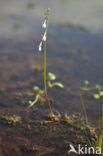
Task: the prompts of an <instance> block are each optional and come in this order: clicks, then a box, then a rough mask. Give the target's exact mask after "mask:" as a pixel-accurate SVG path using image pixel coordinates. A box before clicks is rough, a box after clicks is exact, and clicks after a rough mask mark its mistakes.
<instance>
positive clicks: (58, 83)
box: [52, 82, 64, 88]
mask: <svg viewBox="0 0 103 156" xmlns="http://www.w3.org/2000/svg"><path fill="white" fill-rule="evenodd" d="M52 85H53V86H58V87H60V88H64V85H63V84H62V83H60V82H55V83H53V84H52Z"/></svg>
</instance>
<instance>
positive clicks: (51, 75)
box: [48, 72, 56, 81]
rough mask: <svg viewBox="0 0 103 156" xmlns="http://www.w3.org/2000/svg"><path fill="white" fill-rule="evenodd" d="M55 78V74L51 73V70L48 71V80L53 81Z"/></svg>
mask: <svg viewBox="0 0 103 156" xmlns="http://www.w3.org/2000/svg"><path fill="white" fill-rule="evenodd" d="M55 79H56V75H55V74H53V73H51V72H49V73H48V80H50V81H53V80H55Z"/></svg>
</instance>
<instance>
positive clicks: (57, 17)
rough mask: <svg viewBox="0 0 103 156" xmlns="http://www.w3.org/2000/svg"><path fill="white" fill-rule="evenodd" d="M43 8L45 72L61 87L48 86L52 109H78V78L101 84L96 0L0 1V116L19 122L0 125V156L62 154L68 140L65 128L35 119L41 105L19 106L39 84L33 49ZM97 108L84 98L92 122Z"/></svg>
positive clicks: (102, 47) (102, 37)
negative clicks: (45, 19)
mask: <svg viewBox="0 0 103 156" xmlns="http://www.w3.org/2000/svg"><path fill="white" fill-rule="evenodd" d="M54 4H55V5H54ZM48 6H49V7H51V22H50V27H49V33H48V47H47V71H48V72H53V73H55V74H56V76H57V80H58V81H60V82H62V83H63V84H64V86H65V88H64V89H63V90H60V89H58V88H54V89H53V90H49V96H50V99H51V101H52V107H53V109H54V110H58V111H59V112H61V114H63V113H64V112H66V113H68V114H72V113H74V112H80V110H81V100H80V96H79V93H80V90H79V88H80V86H81V85H83V82H84V80H89V81H90V82H91V84H95V83H97V82H99V83H101V84H103V72H102V68H103V60H102V58H103V54H102V51H103V44H102V42H103V34H102V32H103V30H102V28H103V22H102V8H103V2H102V1H100V0H99V1H97V0H91V1H89V0H87V1H85V4H84V2H83V1H82V0H78V1H75V0H69V1H67V0H64V1H63V0H57V1H55V2H54V0H52V1H50V0H48V1H47V0H44V1H40V0H38V1H36V0H35V1H32V0H31V1H28V0H25V1H24V0H22V1H16V0H9V1H7V0H5V1H1V2H0V114H1V116H2V115H6V114H7V115H10V116H12V115H13V114H17V115H18V116H21V120H22V124H23V125H17V126H15V127H13V126H11V125H9V126H8V125H7V124H4V123H2V122H1V123H0V131H1V132H2V133H1V135H0V143H1V140H2V142H3V143H1V144H0V145H1V148H2V150H1V151H0V152H1V153H0V154H1V155H4V156H5V155H6V156H7V155H10V154H11V152H12V154H11V155H13V154H14V153H15V151H17V155H33V154H35V153H36V152H37V150H38V148H39V149H40V150H39V155H46V154H47V155H48V153H50V152H53V151H55V152H54V153H53V155H60V153H62V155H63V154H64V155H67V152H66V151H67V150H68V144H69V143H68V140H69V139H70V140H71V138H70V135H69V134H68V133H67V130H68V127H67V126H66V125H61V124H56V125H55V126H54V127H53V126H50V127H49V126H45V127H44V126H41V125H39V124H37V123H35V122H36V121H38V119H39V120H41V119H42V118H43V119H44V115H45V114H47V113H48V108H47V105H46V104H45V105H40V106H38V105H35V106H34V107H33V108H32V109H30V110H28V111H26V110H25V109H26V108H27V102H28V100H29V99H30V98H31V94H32V87H33V86H34V85H39V86H40V87H41V88H43V53H39V52H38V44H39V41H40V38H41V37H40V35H41V29H42V28H41V23H42V22H41V21H42V18H43V13H44V11H45V9H46V8H47V7H48ZM80 8H81V9H80ZM57 93H59V94H57ZM91 108H92V113H91ZM97 109H98V105H97V103H96V102H95V101H94V100H93V98H92V97H89V98H88V99H87V102H86V111H87V113H88V116H89V118H90V119H91V121H92V122H93V123H95V122H96V121H97V120H98V117H97V115H98V112H97V111H96V110H97ZM1 116H0V117H1ZM93 119H95V121H94V120H93ZM34 121H35V122H34ZM17 128H18V129H17ZM64 132H65V133H66V134H65V136H64ZM46 133H47V134H46ZM15 136H16V137H15ZM10 142H11V144H10V145H9V143H10ZM34 142H35V144H34ZM59 142H61V144H59ZM25 144H26V145H25ZM5 146H6V147H7V150H6V149H5ZM61 146H62V148H61ZM13 149H14V151H13ZM33 149H34V150H33ZM59 149H61V150H59ZM8 153H9V154H8Z"/></svg>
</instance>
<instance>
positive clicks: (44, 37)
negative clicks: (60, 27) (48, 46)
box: [42, 31, 46, 41]
mask: <svg viewBox="0 0 103 156" xmlns="http://www.w3.org/2000/svg"><path fill="white" fill-rule="evenodd" d="M42 40H43V41H46V31H45V33H44V35H43V38H42Z"/></svg>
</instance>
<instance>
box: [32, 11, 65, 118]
mask: <svg viewBox="0 0 103 156" xmlns="http://www.w3.org/2000/svg"><path fill="white" fill-rule="evenodd" d="M49 10H50V9H49V8H48V9H47V11H46V15H45V19H44V23H43V25H42V27H43V28H44V29H45V31H44V35H43V37H42V40H41V42H40V44H39V51H40V52H41V51H42V45H44V90H41V89H40V88H39V87H38V86H34V87H33V90H34V92H35V94H36V97H35V100H34V101H31V100H29V107H31V106H33V105H34V104H35V103H36V102H38V101H39V100H40V99H41V96H42V95H43V94H44V95H45V99H46V101H47V103H48V106H49V110H50V114H51V115H54V113H53V110H52V108H51V104H50V100H49V98H48V93H47V81H48V87H49V88H52V87H54V86H58V87H60V88H63V87H64V86H63V84H61V83H59V82H54V83H51V81H53V80H55V79H56V76H55V74H53V73H51V72H49V73H48V77H46V75H47V74H46V44H47V33H48V25H49Z"/></svg>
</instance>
